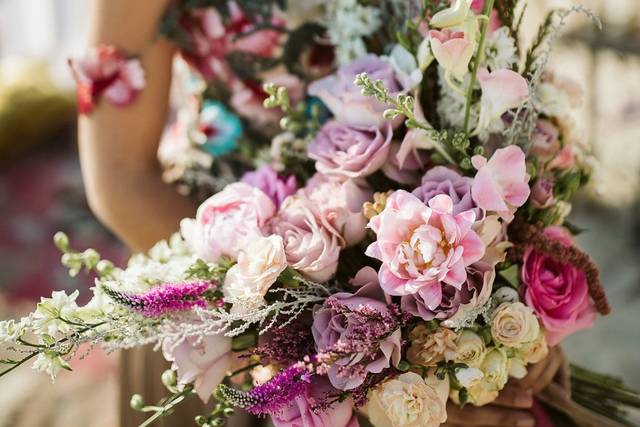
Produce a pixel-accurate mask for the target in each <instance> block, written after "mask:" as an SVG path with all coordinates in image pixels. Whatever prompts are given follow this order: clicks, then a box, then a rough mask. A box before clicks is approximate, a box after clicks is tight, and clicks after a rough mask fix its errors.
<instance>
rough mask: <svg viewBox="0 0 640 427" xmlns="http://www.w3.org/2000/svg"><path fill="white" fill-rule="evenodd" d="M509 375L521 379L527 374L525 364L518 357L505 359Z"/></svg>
mask: <svg viewBox="0 0 640 427" xmlns="http://www.w3.org/2000/svg"><path fill="white" fill-rule="evenodd" d="M507 371H508V372H509V376H510V377H513V378H515V379H518V380H521V379H523V378H524V377H526V376H527V364H526V363H525V362H524V360H522V359H520V358H519V357H512V358H509V360H508V361H507Z"/></svg>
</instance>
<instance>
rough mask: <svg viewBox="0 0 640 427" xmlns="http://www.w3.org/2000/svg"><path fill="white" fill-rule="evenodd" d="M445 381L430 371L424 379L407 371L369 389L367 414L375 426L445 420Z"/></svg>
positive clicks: (432, 424)
mask: <svg viewBox="0 0 640 427" xmlns="http://www.w3.org/2000/svg"><path fill="white" fill-rule="evenodd" d="M448 394H449V380H448V378H446V379H444V380H438V379H437V378H436V377H435V375H434V374H433V372H430V373H429V375H428V377H427V380H426V381H425V380H424V379H423V378H422V377H421V376H420V375H418V374H416V373H413V372H407V373H404V374H402V375H400V376H398V377H396V378H393V379H390V380H388V381H385V382H384V383H382V384H380V385H378V386H377V387H376V388H375V389H373V390H372V391H370V392H369V396H368V397H369V402H368V403H367V414H368V416H369V421H370V422H371V423H372V424H373V425H374V426H375V427H437V426H439V425H440V424H442V423H444V422H445V421H446V420H447V410H446V405H447V396H448Z"/></svg>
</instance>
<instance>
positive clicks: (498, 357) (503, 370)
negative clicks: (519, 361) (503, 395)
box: [480, 347, 509, 390]
mask: <svg viewBox="0 0 640 427" xmlns="http://www.w3.org/2000/svg"><path fill="white" fill-rule="evenodd" d="M480 369H481V370H482V372H483V373H484V382H486V385H487V386H488V387H489V388H490V389H493V390H502V389H503V388H504V386H505V384H507V380H508V379H509V372H508V360H507V354H506V353H505V352H504V350H502V349H500V348H497V347H494V348H492V349H490V350H489V351H488V352H487V355H486V356H485V357H484V360H483V361H482V365H480Z"/></svg>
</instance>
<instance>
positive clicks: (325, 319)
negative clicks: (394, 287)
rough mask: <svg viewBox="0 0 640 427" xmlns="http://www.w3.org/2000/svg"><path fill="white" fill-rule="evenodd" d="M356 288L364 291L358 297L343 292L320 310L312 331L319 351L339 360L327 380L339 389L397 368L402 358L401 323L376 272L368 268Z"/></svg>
mask: <svg viewBox="0 0 640 427" xmlns="http://www.w3.org/2000/svg"><path fill="white" fill-rule="evenodd" d="M352 284H353V285H354V286H355V287H359V289H358V290H357V291H356V293H355V294H351V293H348V292H340V293H337V294H334V295H332V296H331V297H329V298H328V299H327V301H326V302H325V304H324V305H323V306H317V307H316V309H315V311H314V314H313V325H312V327H311V332H312V334H313V339H314V341H315V343H316V347H317V350H318V352H319V353H321V354H322V353H324V354H328V355H330V356H334V357H333V358H335V357H337V360H333V362H332V363H330V366H329V369H328V376H329V380H330V381H331V384H332V385H333V386H334V387H335V388H337V389H339V390H351V389H354V388H356V387H358V386H360V385H361V384H362V383H363V382H364V380H365V378H366V376H367V375H368V374H369V373H379V372H382V370H383V369H385V368H388V367H389V366H390V365H391V364H393V365H394V366H397V365H398V363H399V362H400V355H401V338H402V337H401V332H400V325H399V324H398V323H397V320H396V319H395V318H394V317H393V314H392V313H391V310H390V308H389V306H388V305H387V304H386V302H385V295H384V293H383V292H382V289H381V288H380V285H379V284H378V275H377V273H376V271H375V270H374V269H373V268H371V267H364V268H363V269H361V270H360V271H359V272H358V273H357V274H356V277H355V278H354V279H353V282H352ZM374 317H378V318H379V319H382V320H373V318H374Z"/></svg>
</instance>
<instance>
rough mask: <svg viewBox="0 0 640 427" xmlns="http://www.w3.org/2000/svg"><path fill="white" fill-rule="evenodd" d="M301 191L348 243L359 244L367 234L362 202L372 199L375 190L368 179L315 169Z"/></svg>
mask: <svg viewBox="0 0 640 427" xmlns="http://www.w3.org/2000/svg"><path fill="white" fill-rule="evenodd" d="M302 192H303V193H304V195H305V196H306V197H307V198H309V200H310V201H311V202H312V203H314V204H315V205H316V206H317V208H318V209H319V210H320V216H321V217H322V218H323V219H324V220H325V221H326V222H328V223H329V224H331V227H332V229H334V230H336V231H337V232H338V233H339V235H340V238H341V239H343V240H344V244H345V246H353V245H357V244H358V243H360V242H361V241H362V240H363V239H364V238H365V236H366V234H367V230H366V226H367V219H366V218H365V216H364V215H363V213H362V205H364V204H365V202H369V201H371V200H373V191H372V190H371V188H370V187H369V185H368V184H367V182H366V181H365V180H363V179H362V180H358V179H347V180H340V179H336V178H331V177H328V176H326V175H323V174H321V173H316V174H315V175H314V176H312V177H311V179H309V181H307V185H306V186H305V187H304V188H303V189H302Z"/></svg>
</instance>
